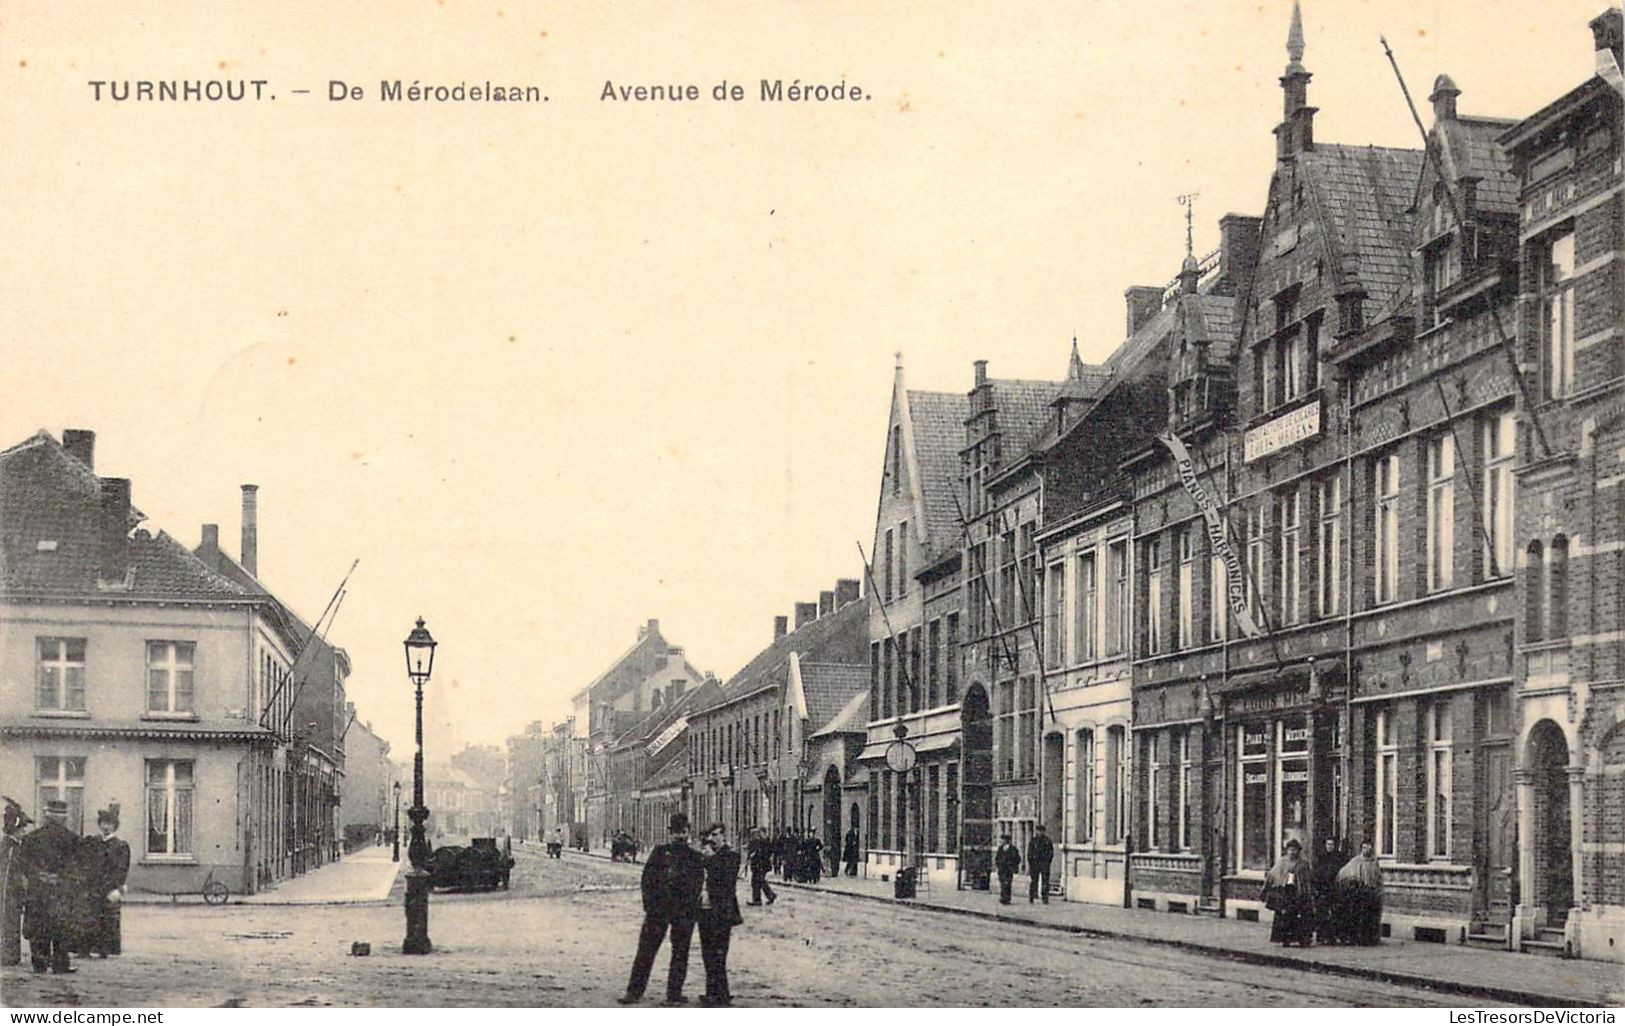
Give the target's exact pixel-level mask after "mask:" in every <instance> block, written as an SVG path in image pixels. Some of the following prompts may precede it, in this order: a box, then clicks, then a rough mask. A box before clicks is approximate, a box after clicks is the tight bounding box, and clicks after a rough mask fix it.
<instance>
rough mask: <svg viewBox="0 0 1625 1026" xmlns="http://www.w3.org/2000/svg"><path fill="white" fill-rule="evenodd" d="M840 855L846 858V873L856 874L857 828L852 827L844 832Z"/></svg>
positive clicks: (849, 874)
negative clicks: (844, 839)
mask: <svg viewBox="0 0 1625 1026" xmlns="http://www.w3.org/2000/svg"><path fill="white" fill-rule="evenodd" d="M841 855H842V857H843V858H845V859H846V875H847V876H857V875H858V828H857V827H853V828H852V829H850V830H848V831H847V832H846V842H845V846H844V848H843V849H842V851H841Z"/></svg>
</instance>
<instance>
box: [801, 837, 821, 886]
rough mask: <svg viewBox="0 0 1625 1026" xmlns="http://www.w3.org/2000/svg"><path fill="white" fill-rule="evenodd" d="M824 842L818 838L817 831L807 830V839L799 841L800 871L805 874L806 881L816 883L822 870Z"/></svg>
mask: <svg viewBox="0 0 1625 1026" xmlns="http://www.w3.org/2000/svg"><path fill="white" fill-rule="evenodd" d="M823 850H824V842H823V841H820V840H819V839H818V831H816V830H809V831H807V839H806V840H805V841H802V842H801V865H802V872H804V873H806V874H807V882H808V883H817V882H818V878H819V876H820V875H821V874H822V873H823V870H824V855H823Z"/></svg>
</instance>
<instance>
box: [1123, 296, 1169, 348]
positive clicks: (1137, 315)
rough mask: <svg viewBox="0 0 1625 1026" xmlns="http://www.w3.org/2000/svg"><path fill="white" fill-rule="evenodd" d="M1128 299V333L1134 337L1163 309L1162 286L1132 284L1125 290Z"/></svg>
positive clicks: (1130, 336)
mask: <svg viewBox="0 0 1625 1026" xmlns="http://www.w3.org/2000/svg"><path fill="white" fill-rule="evenodd" d="M1123 298H1124V299H1126V300H1127V301H1128V335H1127V336H1125V337H1127V338H1133V337H1134V333H1135V332H1136V331H1139V330H1140V328H1141V327H1142V326H1144V324H1145V323H1146V322H1147V321H1149V320H1150V319H1151V318H1153V317H1155V316H1156V315H1157V314H1158V313H1159V312H1161V310H1162V287H1161V286H1158V285H1130V286H1129V287H1128V288H1126V289H1124V290H1123Z"/></svg>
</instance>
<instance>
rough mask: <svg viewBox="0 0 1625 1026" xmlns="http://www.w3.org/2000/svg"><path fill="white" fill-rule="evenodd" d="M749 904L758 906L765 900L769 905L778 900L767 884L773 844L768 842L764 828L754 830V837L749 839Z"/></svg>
mask: <svg viewBox="0 0 1625 1026" xmlns="http://www.w3.org/2000/svg"><path fill="white" fill-rule="evenodd" d="M749 854H750V903H751V904H752V905H760V904H761V903H762V898H763V897H764V896H765V897H766V898H767V903H768V904H769V905H771V904H773V903H774V902H775V901H777V900H779V896H778V895H777V894H774V893H773V886H772V885H771V884H769V883H768V882H767V871H768V870H769V869H772V868H773V842H772V841H770V840H768V837H767V829H766V828H765V827H757V828H756V836H754V837H752V838H751V839H750V852H749Z"/></svg>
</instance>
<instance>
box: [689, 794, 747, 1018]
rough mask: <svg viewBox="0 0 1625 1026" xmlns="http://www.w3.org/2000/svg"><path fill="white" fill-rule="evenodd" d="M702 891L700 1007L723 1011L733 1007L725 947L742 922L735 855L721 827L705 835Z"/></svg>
mask: <svg viewBox="0 0 1625 1026" xmlns="http://www.w3.org/2000/svg"><path fill="white" fill-rule="evenodd" d="M703 864H704V867H705V890H704V891H703V892H702V893H701V895H700V914H699V923H700V958H701V959H703V960H704V962H705V993H704V994H703V995H701V996H700V1004H702V1005H706V1006H708V1007H722V1008H726V1007H727V1006H728V1005H731V1004H733V1002H734V999H733V992H732V991H731V990H729V988H728V943H729V941H730V940H731V939H732V937H733V929H734V927H736V926H738V925H739V924H741V923H743V922H744V921H745V918H744V917H743V916H741V915H740V914H739V896H738V895H737V894H736V893H735V891H734V887H735V885H736V884H737V883H738V881H739V853H738V852H737V851H734V850H733V849H732V848H730V847H728V834H727V831H726V830H724V829H723V826H722V824H721V823H712V824H711V829H710V830H709V831H707V832H706V836H705V846H704V855H703Z"/></svg>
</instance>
